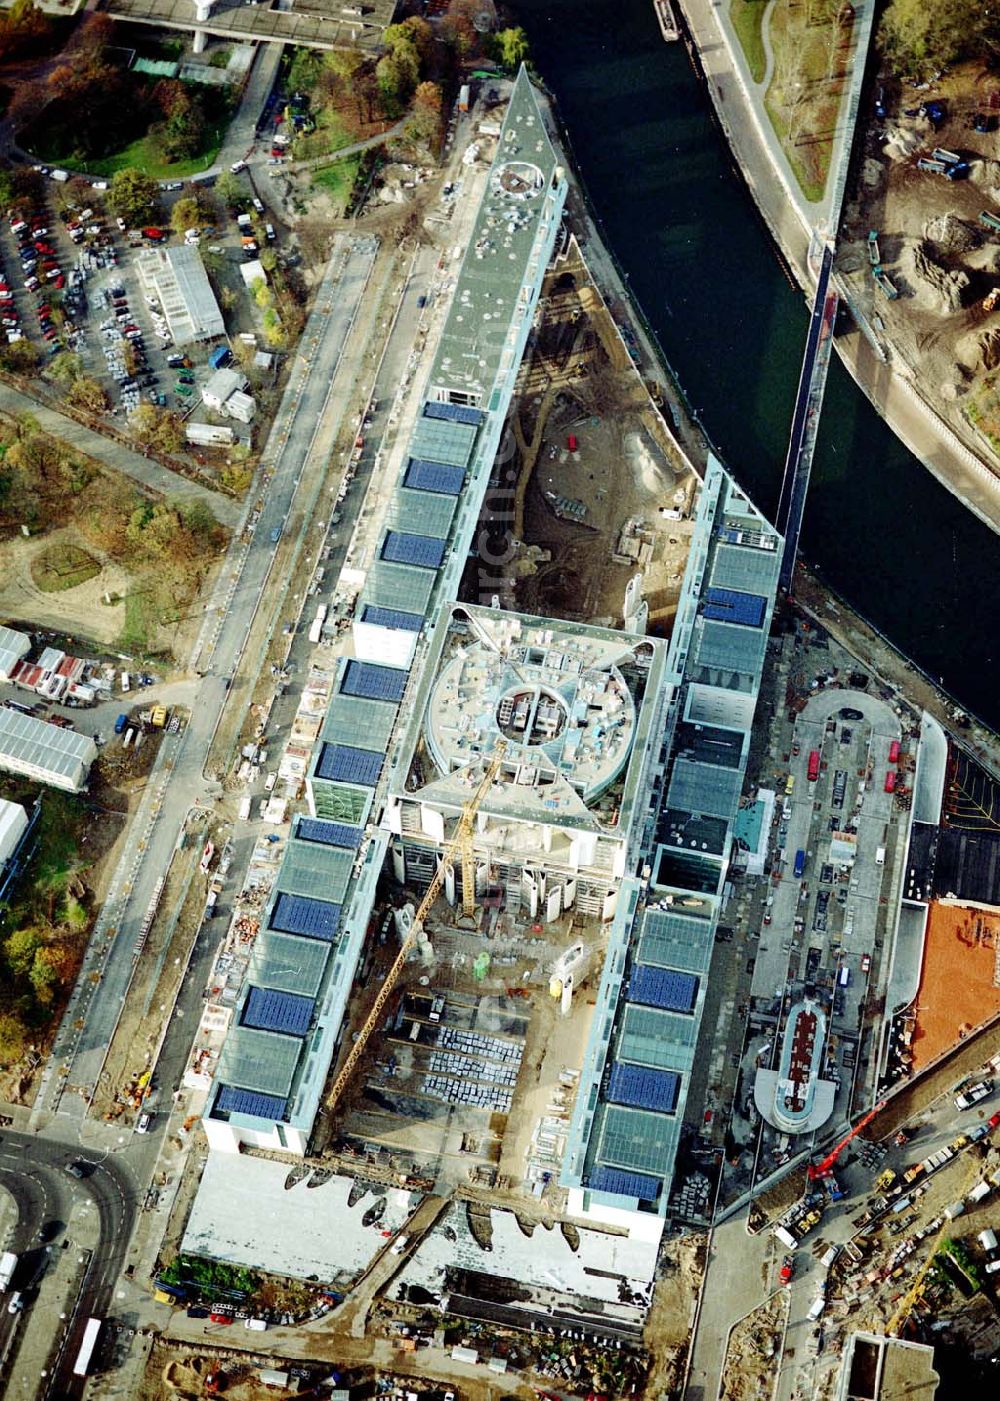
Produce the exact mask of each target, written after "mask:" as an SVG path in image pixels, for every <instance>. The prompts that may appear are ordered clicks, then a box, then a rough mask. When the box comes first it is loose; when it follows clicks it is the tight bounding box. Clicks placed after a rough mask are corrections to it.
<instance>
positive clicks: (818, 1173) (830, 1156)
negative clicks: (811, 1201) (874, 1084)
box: [806, 1100, 885, 1182]
mask: <svg viewBox="0 0 1000 1401" xmlns="http://www.w3.org/2000/svg"><path fill="white" fill-rule="evenodd" d="M884 1108H885V1100H882V1101H881V1102H880V1103H879V1104H876V1106H875V1108H874V1109H870V1110H869V1111H868V1113H867V1114H866V1115H865V1116H864V1118H863V1119H859V1120H858V1122H857V1123H856V1124H855V1125H854V1127H853V1129H851V1130H850V1132H849V1133H846V1134H845V1135H844V1137H843V1138H842V1139H841V1140H840V1142H839V1143H838V1144H836V1145H835V1146H834V1147H833V1148H831V1149H830V1151H829V1153H827V1155H826V1157H825V1158H823V1159H822V1160H821V1161H820V1162H818V1163H810V1164H809V1167H808V1168H807V1169H806V1176H807V1177H808V1179H809V1181H810V1182H825V1181H827V1180H828V1179H830V1178H832V1177H833V1169H834V1168H835V1167H836V1165H837V1159H838V1158H839V1157H840V1155H841V1153H842V1152H843V1151H844V1149H845V1148H846V1147H847V1145H848V1144H849V1143H850V1142H851V1141H852V1139H855V1138H857V1136H858V1134H859V1133H860V1132H861V1130H862V1129H864V1128H867V1127H868V1125H869V1124H870V1123H871V1121H872V1120H873V1119H874V1118H875V1115H876V1114H878V1113H880V1112H881V1111H882V1110H883V1109H884Z"/></svg>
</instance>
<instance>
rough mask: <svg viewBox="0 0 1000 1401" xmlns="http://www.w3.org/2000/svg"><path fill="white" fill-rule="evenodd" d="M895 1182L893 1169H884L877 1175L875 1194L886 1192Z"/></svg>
mask: <svg viewBox="0 0 1000 1401" xmlns="http://www.w3.org/2000/svg"><path fill="white" fill-rule="evenodd" d="M897 1180H898V1179H897V1177H896V1174H895V1172H894V1171H893V1169H892V1168H886V1169H885V1171H884V1172H881V1173H879V1175H878V1177H876V1179H875V1187H874V1190H875V1191H876V1192H887V1191H888V1190H889V1188H890V1187H894V1186H895V1185H896V1182H897Z"/></svg>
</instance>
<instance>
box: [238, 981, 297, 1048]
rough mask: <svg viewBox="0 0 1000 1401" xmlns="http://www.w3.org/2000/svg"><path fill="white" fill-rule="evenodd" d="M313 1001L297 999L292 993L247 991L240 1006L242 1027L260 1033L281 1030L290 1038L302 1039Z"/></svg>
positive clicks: (266, 990) (270, 989)
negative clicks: (297, 1037)
mask: <svg viewBox="0 0 1000 1401" xmlns="http://www.w3.org/2000/svg"><path fill="white" fill-rule="evenodd" d="M314 1005H315V1004H314V1002H313V1000H312V998H311V997H297V996H296V995H295V994H294V993H292V992H276V991H275V990H274V989H273V988H255V987H252V988H251V989H250V996H249V997H248V998H247V1000H246V1003H245V1004H244V1007H243V1017H242V1025H243V1026H253V1027H257V1028H259V1030H261V1031H285V1032H288V1034H289V1035H290V1036H305V1034H306V1032H307V1031H308V1030H309V1023H310V1022H311V1021H312V1014H313V1007H314Z"/></svg>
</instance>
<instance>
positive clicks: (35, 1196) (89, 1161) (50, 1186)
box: [0, 1130, 139, 1396]
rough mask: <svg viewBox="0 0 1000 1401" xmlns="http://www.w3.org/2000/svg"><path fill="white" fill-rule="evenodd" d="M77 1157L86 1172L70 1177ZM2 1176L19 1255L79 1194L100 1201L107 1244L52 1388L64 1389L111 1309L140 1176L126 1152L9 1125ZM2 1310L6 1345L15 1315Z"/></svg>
mask: <svg viewBox="0 0 1000 1401" xmlns="http://www.w3.org/2000/svg"><path fill="white" fill-rule="evenodd" d="M72 1162H79V1163H80V1164H81V1165H82V1166H83V1167H84V1171H85V1173H86V1176H85V1177H83V1178H82V1179H76V1178H73V1177H70V1175H69V1174H68V1173H67V1172H66V1167H67V1165H68V1164H69V1163H72ZM0 1183H2V1185H3V1186H4V1187H5V1188H6V1189H7V1190H8V1191H9V1192H10V1194H11V1196H12V1197H13V1198H14V1202H15V1204H16V1206H17V1210H18V1222H17V1226H16V1227H15V1229H14V1232H13V1235H12V1237H11V1239H10V1242H9V1244H8V1246H7V1248H8V1249H10V1250H14V1251H16V1252H17V1253H18V1254H19V1255H23V1254H24V1252H25V1251H28V1250H31V1249H32V1248H38V1247H40V1246H41V1244H42V1242H41V1240H40V1232H41V1231H42V1229H43V1227H45V1226H47V1225H48V1224H49V1223H50V1222H54V1221H57V1222H61V1223H64V1222H66V1221H68V1220H69V1217H70V1213H71V1210H72V1207H73V1204H74V1201H75V1200H79V1199H80V1198H84V1197H89V1198H90V1200H91V1201H92V1202H93V1203H94V1205H95V1207H96V1208H97V1219H98V1228H99V1231H100V1245H99V1248H98V1249H96V1250H95V1251H94V1253H93V1256H92V1258H91V1262H90V1265H89V1267H88V1269H87V1272H86V1275H85V1276H84V1281H83V1285H82V1287H81V1289H80V1293H79V1295H78V1296H77V1301H76V1310H75V1313H74V1315H73V1320H72V1324H71V1328H70V1335H69V1343H68V1346H67V1347H66V1348H64V1350H63V1353H62V1359H61V1364H60V1369H59V1371H60V1374H62V1373H66V1374H67V1375H65V1376H63V1375H60V1376H57V1377H56V1378H55V1379H54V1382H53V1391H52V1394H55V1395H59V1396H62V1395H65V1394H67V1393H68V1391H69V1389H70V1387H71V1385H72V1384H71V1382H70V1381H69V1376H68V1373H69V1370H70V1369H71V1367H72V1362H73V1358H74V1357H75V1355H76V1352H77V1350H78V1349H79V1346H80V1339H81V1336H82V1334H83V1327H84V1324H85V1323H86V1320H87V1319H88V1318H89V1317H90V1316H91V1315H93V1316H95V1317H100V1318H103V1317H106V1316H107V1314H108V1312H109V1310H110V1307H111V1304H112V1300H113V1298H114V1290H115V1285H116V1282H117V1280H118V1276H119V1275H120V1274H121V1270H122V1266H123V1263H124V1259H125V1251H126V1249H127V1247H128V1242H129V1238H130V1236H131V1234H132V1230H133V1227H134V1225H135V1217H136V1213H137V1211H138V1206H139V1203H138V1188H137V1185H136V1180H135V1177H134V1176H133V1173H132V1171H131V1169H130V1168H129V1167H128V1166H127V1165H126V1164H125V1163H124V1162H122V1161H121V1159H120V1157H119V1158H114V1157H111V1156H109V1155H108V1154H107V1153H94V1152H88V1151H87V1150H86V1149H80V1148H79V1147H76V1146H74V1145H71V1144H66V1143H59V1142H55V1141H53V1140H51V1139H48V1138H43V1137H40V1136H39V1135H36V1134H30V1133H18V1132H15V1131H13V1130H5V1131H4V1132H3V1134H2V1135H0ZM0 1317H2V1325H0V1345H5V1344H6V1340H7V1336H8V1334H9V1331H10V1330H9V1325H8V1317H7V1314H6V1312H4V1314H3V1315H2V1316H0Z"/></svg>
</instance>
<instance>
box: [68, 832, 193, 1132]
mask: <svg viewBox="0 0 1000 1401" xmlns="http://www.w3.org/2000/svg"><path fill="white" fill-rule="evenodd" d="M204 839H205V832H204V827H203V817H202V815H201V814H197V815H195V817H194V819H193V821H192V822H190V823H189V826H188V828H187V830H186V832H185V844H184V846H183V848H182V849H181V850H179V851H177V852H175V853H174V858H173V860H172V862H171V864H170V869H169V871H168V873H167V879H166V882H165V885H164V888H163V894H162V896H161V898H160V902H159V906H158V908H157V912H156V915H155V917H154V919H153V922H152V925H151V927H150V930H149V933H148V935H147V938H146V942H145V944H144V945H143V949H142V952H141V954H140V956H139V960H138V963H137V965H136V970H135V975H134V979H133V984H132V986H133V989H134V995H133V996H132V997H130V998H129V999H128V1001H127V1002H126V1006H125V1011H124V1012H123V1014H122V1018H121V1021H120V1022H119V1024H118V1028H117V1030H116V1032H115V1036H114V1039H113V1040H112V1042H111V1046H110V1047H109V1050H108V1056H107V1060H106V1062H105V1067H104V1073H103V1074H102V1077H101V1083H100V1085H99V1086H98V1089H97V1091H96V1093H95V1095H94V1108H95V1111H96V1112H97V1113H99V1114H101V1115H102V1117H104V1118H105V1119H109V1120H110V1119H117V1118H119V1117H120V1116H121V1115H122V1114H125V1113H130V1112H131V1111H130V1110H129V1108H128V1107H127V1105H126V1103H124V1102H123V1100H125V1099H127V1098H128V1097H130V1096H131V1097H132V1098H133V1100H134V1099H135V1097H136V1096H137V1095H138V1094H139V1093H141V1091H142V1090H143V1089H145V1085H143V1084H141V1083H140V1077H141V1076H142V1075H143V1073H144V1072H145V1071H146V1070H147V1069H148V1066H149V1063H150V1061H151V1059H152V1056H153V1054H154V1052H155V1050H156V1047H157V1045H158V1044H159V1041H160V1037H161V1035H162V1033H163V1030H164V1022H165V1019H166V1018H167V1017H169V1016H170V1014H171V1011H172V1009H173V1005H174V1002H175V1000H176V996H177V992H178V989H179V987H180V984H181V980H182V978H183V975H184V970H185V968H186V967H187V960H188V956H189V954H190V951H191V945H192V943H193V941H194V939H195V937H196V935H197V933H198V929H199V927H200V924H201V919H202V916H203V914H204V909H205V896H206V891H207V888H208V878H207V877H205V876H203V875H201V873H200V872H199V870H198V862H199V858H200V853H201V848H202V845H203V842H204ZM133 1108H134V1105H133Z"/></svg>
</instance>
